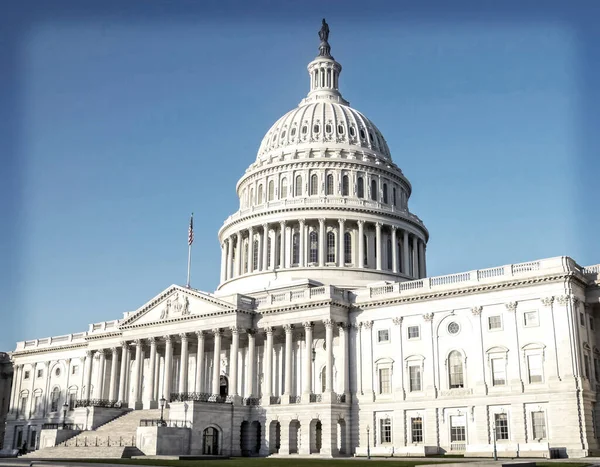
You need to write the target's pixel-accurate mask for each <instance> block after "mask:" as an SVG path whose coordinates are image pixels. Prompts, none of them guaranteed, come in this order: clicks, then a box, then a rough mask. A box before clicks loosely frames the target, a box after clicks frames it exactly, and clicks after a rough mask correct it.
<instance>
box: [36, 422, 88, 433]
mask: <svg viewBox="0 0 600 467" xmlns="http://www.w3.org/2000/svg"><path fill="white" fill-rule="evenodd" d="M42 430H78V431H83V425H81V424H79V423H44V424H43V425H42Z"/></svg>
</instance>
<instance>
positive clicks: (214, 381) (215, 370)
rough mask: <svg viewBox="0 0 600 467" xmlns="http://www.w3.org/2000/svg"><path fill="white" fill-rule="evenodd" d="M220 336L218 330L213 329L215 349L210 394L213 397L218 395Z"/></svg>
mask: <svg viewBox="0 0 600 467" xmlns="http://www.w3.org/2000/svg"><path fill="white" fill-rule="evenodd" d="M221 334H222V331H221V330H220V329H218V328H217V329H213V335H214V338H215V347H214V350H213V374H212V393H213V395H217V396H218V395H219V392H220V391H219V389H220V381H219V377H220V376H221Z"/></svg>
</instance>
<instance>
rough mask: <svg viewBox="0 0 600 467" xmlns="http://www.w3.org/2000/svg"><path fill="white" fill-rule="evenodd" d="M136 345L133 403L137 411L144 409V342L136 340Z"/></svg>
mask: <svg viewBox="0 0 600 467" xmlns="http://www.w3.org/2000/svg"><path fill="white" fill-rule="evenodd" d="M134 345H135V363H134V366H133V368H134V369H133V374H134V376H133V402H134V404H135V409H141V408H142V397H141V389H142V341H141V340H139V339H136V340H135V341H134Z"/></svg>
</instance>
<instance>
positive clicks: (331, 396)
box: [321, 391, 337, 404]
mask: <svg viewBox="0 0 600 467" xmlns="http://www.w3.org/2000/svg"><path fill="white" fill-rule="evenodd" d="M336 398H337V396H336V394H335V393H334V392H333V391H327V392H324V393H323V394H321V401H322V402H324V403H326V404H331V403H334V402H335V401H336Z"/></svg>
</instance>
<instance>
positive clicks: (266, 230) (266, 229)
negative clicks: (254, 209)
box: [262, 222, 269, 233]
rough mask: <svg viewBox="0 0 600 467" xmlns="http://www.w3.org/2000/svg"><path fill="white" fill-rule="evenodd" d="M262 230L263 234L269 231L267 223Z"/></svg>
mask: <svg viewBox="0 0 600 467" xmlns="http://www.w3.org/2000/svg"><path fill="white" fill-rule="evenodd" d="M262 228H263V231H264V233H268V231H269V223H268V222H265V223H264V224H263V225H262Z"/></svg>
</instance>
